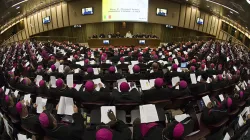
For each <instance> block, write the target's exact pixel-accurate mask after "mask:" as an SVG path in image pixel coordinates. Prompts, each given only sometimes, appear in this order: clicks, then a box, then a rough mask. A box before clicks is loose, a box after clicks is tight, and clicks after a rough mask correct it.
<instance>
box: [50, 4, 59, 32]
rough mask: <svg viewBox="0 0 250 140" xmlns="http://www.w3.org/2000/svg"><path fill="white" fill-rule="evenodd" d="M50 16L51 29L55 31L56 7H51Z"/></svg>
mask: <svg viewBox="0 0 250 140" xmlns="http://www.w3.org/2000/svg"><path fill="white" fill-rule="evenodd" d="M51 16H52V26H53V29H56V28H58V26H57V14H56V7H55V6H53V7H51Z"/></svg>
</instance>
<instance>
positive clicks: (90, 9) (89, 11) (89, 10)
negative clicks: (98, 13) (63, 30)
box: [82, 7, 94, 15]
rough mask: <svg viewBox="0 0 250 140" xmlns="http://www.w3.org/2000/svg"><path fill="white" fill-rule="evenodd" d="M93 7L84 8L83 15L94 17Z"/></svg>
mask: <svg viewBox="0 0 250 140" xmlns="http://www.w3.org/2000/svg"><path fill="white" fill-rule="evenodd" d="M93 14H94V10H93V7H87V8H82V15H93Z"/></svg>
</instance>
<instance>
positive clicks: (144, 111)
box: [139, 104, 159, 123]
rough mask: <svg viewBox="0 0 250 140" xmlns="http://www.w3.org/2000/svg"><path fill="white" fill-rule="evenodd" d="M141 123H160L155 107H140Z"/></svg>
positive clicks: (150, 105) (151, 105) (149, 105)
mask: <svg viewBox="0 0 250 140" xmlns="http://www.w3.org/2000/svg"><path fill="white" fill-rule="evenodd" d="M139 108H140V117H141V123H150V122H156V121H159V117H158V113H157V110H156V107H155V105H153V104H148V105H141V106H140V107H139Z"/></svg>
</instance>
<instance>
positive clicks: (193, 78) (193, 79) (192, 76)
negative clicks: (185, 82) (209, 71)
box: [190, 73, 197, 84]
mask: <svg viewBox="0 0 250 140" xmlns="http://www.w3.org/2000/svg"><path fill="white" fill-rule="evenodd" d="M190 79H191V82H192V84H197V81H196V75H195V74H194V73H191V74H190Z"/></svg>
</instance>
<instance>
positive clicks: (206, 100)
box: [202, 95, 211, 106]
mask: <svg viewBox="0 0 250 140" xmlns="http://www.w3.org/2000/svg"><path fill="white" fill-rule="evenodd" d="M202 100H203V102H204V103H205V105H206V106H207V104H208V103H209V102H211V100H210V98H209V96H208V95H207V96H204V97H202Z"/></svg>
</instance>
